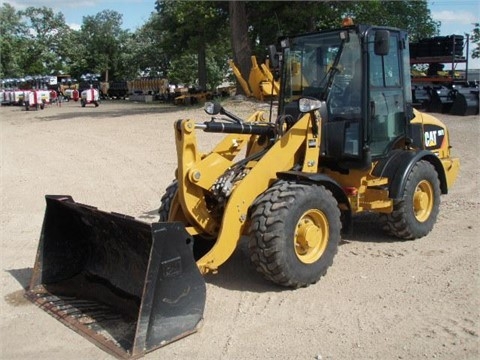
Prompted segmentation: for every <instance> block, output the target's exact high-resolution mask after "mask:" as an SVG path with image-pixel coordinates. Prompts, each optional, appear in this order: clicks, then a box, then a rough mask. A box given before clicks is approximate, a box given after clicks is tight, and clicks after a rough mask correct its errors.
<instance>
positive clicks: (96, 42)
mask: <svg viewBox="0 0 480 360" xmlns="http://www.w3.org/2000/svg"><path fill="white" fill-rule="evenodd" d="M128 33H129V32H128V30H123V29H122V15H121V14H120V13H118V12H116V11H113V10H103V11H101V12H99V13H97V14H96V15H95V16H85V17H84V18H83V23H82V27H81V29H80V34H81V39H82V41H83V42H84V44H85V51H86V52H85V54H83V55H84V57H85V61H86V66H87V67H88V69H89V72H93V73H100V74H104V76H105V81H108V80H109V78H110V77H113V78H115V77H116V76H117V73H118V72H119V58H120V49H121V43H122V41H125V39H127V38H128Z"/></svg>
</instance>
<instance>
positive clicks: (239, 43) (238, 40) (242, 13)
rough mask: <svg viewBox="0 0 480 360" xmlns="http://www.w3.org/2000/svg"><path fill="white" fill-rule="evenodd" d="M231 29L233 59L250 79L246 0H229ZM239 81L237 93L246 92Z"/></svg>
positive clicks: (250, 53) (246, 77) (250, 64)
mask: <svg viewBox="0 0 480 360" xmlns="http://www.w3.org/2000/svg"><path fill="white" fill-rule="evenodd" d="M228 11H229V15H230V29H231V34H232V49H233V61H234V62H235V64H236V65H237V67H238V68H239V70H240V72H241V73H242V76H243V78H244V79H245V80H248V75H249V74H250V68H251V66H252V63H251V60H250V57H251V55H252V49H251V48H250V43H249V41H248V24H247V12H246V9H245V1H229V5H228ZM244 93H245V92H244V91H243V89H242V87H241V86H240V84H238V82H237V94H244Z"/></svg>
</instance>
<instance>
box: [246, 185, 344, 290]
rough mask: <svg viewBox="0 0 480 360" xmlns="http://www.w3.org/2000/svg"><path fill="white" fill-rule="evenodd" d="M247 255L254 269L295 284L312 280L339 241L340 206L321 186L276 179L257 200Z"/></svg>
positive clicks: (324, 267)
mask: <svg viewBox="0 0 480 360" xmlns="http://www.w3.org/2000/svg"><path fill="white" fill-rule="evenodd" d="M251 214H252V215H251V226H250V241H249V250H250V259H251V261H252V262H253V264H254V265H255V267H256V269H257V271H258V272H260V273H262V274H263V276H264V277H265V278H266V279H268V280H271V281H273V282H275V283H277V284H279V285H282V286H288V287H293V288H298V287H305V286H308V285H310V284H314V283H316V282H317V281H318V280H319V279H320V278H321V277H322V276H323V275H325V273H326V272H327V269H328V268H329V267H330V266H331V265H332V263H333V258H334V257H335V254H336V253H337V249H338V244H339V242H340V232H341V227H342V225H341V222H340V210H339V209H338V204H337V201H336V200H335V198H334V197H333V195H332V194H331V193H330V192H329V191H327V190H326V189H325V188H324V187H323V186H317V185H308V184H298V183H295V182H287V181H279V182H277V183H276V184H275V185H273V186H272V187H271V188H270V189H268V190H267V191H266V192H265V193H264V194H263V195H261V196H260V197H259V198H257V200H256V201H255V203H254V205H253V208H252V212H251Z"/></svg>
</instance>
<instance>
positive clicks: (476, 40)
mask: <svg viewBox="0 0 480 360" xmlns="http://www.w3.org/2000/svg"><path fill="white" fill-rule="evenodd" d="M473 26H474V28H473V31H472V35H471V37H470V41H471V42H472V43H473V44H475V45H476V46H477V47H476V48H475V49H473V50H472V58H473V59H478V58H480V23H475V24H473Z"/></svg>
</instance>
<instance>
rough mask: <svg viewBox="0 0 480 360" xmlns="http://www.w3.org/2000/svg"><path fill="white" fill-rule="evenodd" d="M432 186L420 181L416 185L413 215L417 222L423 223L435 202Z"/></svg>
mask: <svg viewBox="0 0 480 360" xmlns="http://www.w3.org/2000/svg"><path fill="white" fill-rule="evenodd" d="M433 194H434V193H433V187H432V185H431V184H430V183H429V182H428V181H426V180H422V181H420V182H419V183H418V185H417V187H416V189H415V193H414V194H413V213H414V214H415V218H416V219H417V220H418V221H419V222H425V221H427V220H428V218H429V217H430V214H431V213H432V209H433V202H434V201H435V199H434V195H433Z"/></svg>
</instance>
